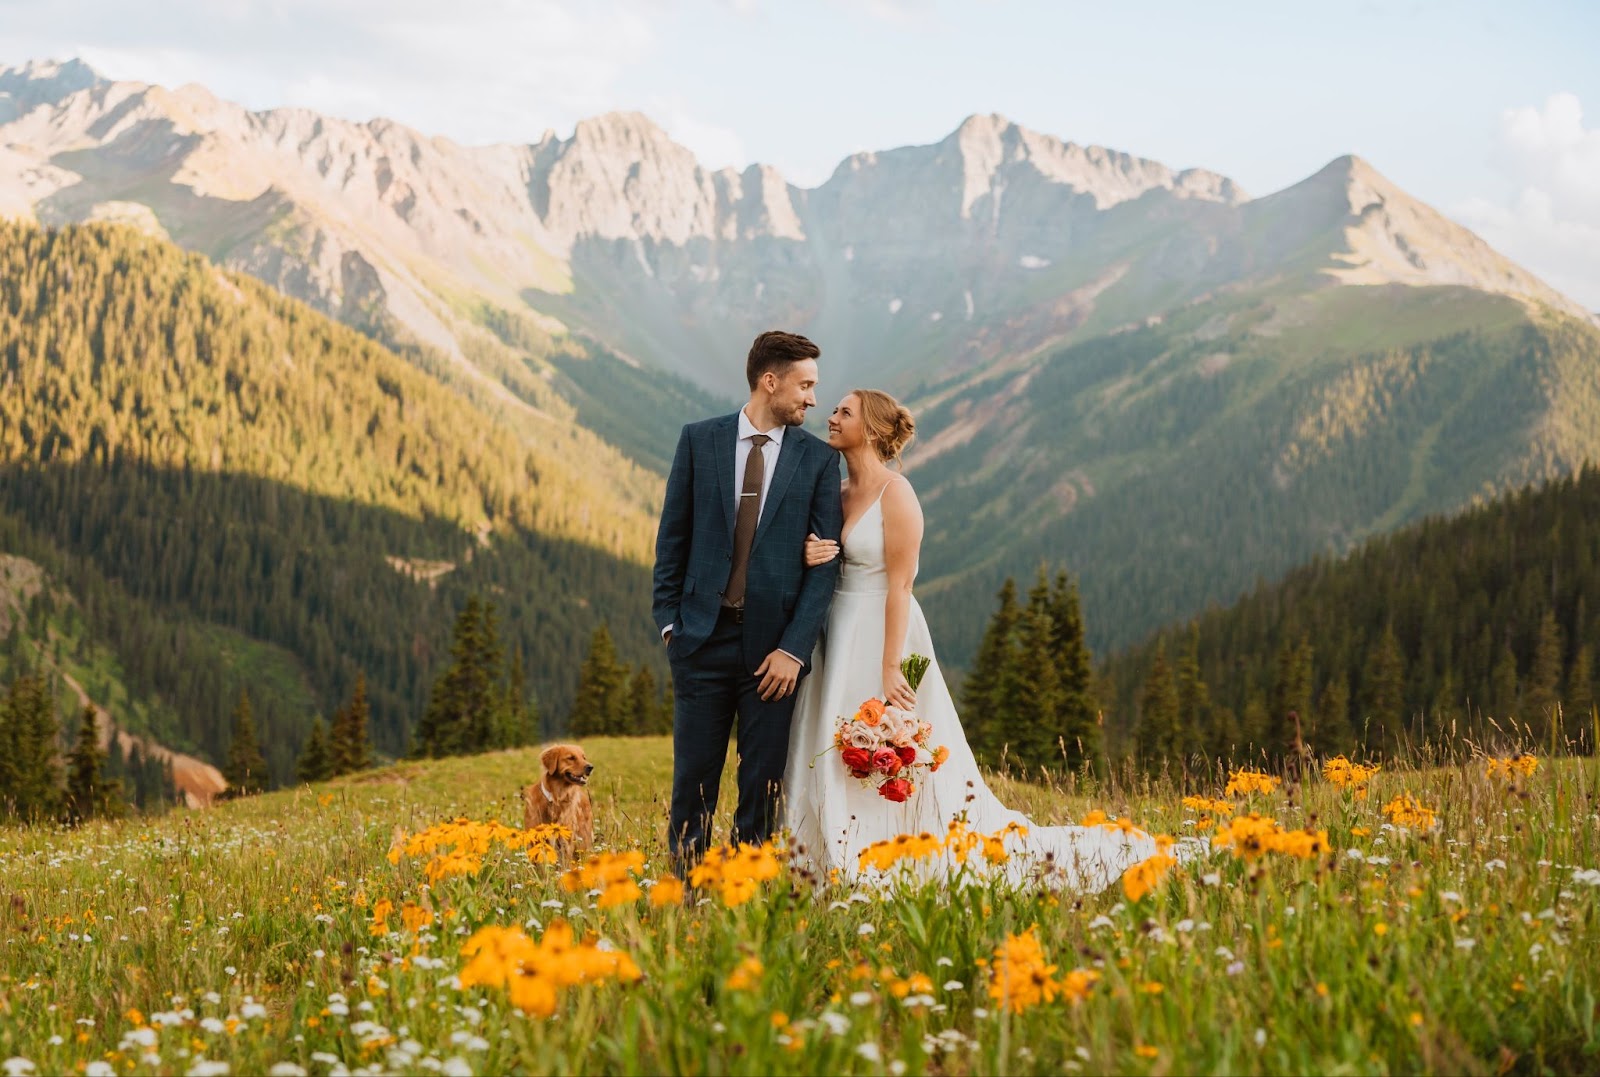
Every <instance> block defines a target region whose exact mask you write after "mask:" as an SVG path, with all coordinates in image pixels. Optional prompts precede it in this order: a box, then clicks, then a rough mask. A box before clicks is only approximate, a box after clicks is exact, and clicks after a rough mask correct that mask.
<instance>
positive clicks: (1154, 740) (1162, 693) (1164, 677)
mask: <svg viewBox="0 0 1600 1077" xmlns="http://www.w3.org/2000/svg"><path fill="white" fill-rule="evenodd" d="M1180 707H1181V704H1180V702H1179V698H1178V686H1177V684H1176V683H1175V682H1174V680H1173V677H1172V667H1171V666H1169V665H1168V664H1167V652H1166V651H1165V650H1160V649H1158V650H1157V651H1156V656H1155V660H1154V661H1153V662H1152V663H1151V664H1150V673H1149V675H1148V676H1146V677H1145V680H1144V689H1143V690H1142V691H1141V692H1140V693H1139V755H1140V757H1141V758H1142V759H1143V760H1144V764H1145V766H1146V767H1148V768H1150V769H1152V770H1154V769H1159V768H1160V766H1161V765H1162V764H1163V763H1171V764H1173V765H1174V766H1177V767H1181V766H1182V765H1183V750H1184V739H1185V738H1184V734H1183V732H1182V730H1181V729H1180V728H1179V722H1180Z"/></svg>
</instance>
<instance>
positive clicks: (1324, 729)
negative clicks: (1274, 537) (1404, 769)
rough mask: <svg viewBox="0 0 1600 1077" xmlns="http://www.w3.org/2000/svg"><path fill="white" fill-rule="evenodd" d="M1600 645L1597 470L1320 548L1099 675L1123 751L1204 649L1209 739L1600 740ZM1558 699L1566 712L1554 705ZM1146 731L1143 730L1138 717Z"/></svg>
mask: <svg viewBox="0 0 1600 1077" xmlns="http://www.w3.org/2000/svg"><path fill="white" fill-rule="evenodd" d="M1597 640H1600V469H1597V468H1595V467H1588V468H1585V469H1584V470H1583V471H1582V472H1581V473H1579V474H1578V475H1576V476H1569V477H1567V478H1564V479H1560V480H1557V481H1555V482H1552V483H1548V484H1545V485H1542V486H1539V487H1537V488H1529V489H1524V490H1522V491H1519V492H1517V493H1515V494H1513V495H1510V496H1507V497H1504V498H1502V499H1500V500H1497V501H1494V502H1492V503H1489V504H1486V505H1483V506H1480V507H1478V508H1475V509H1472V510H1470V511H1468V512H1466V513H1464V514H1462V515H1460V516H1458V517H1455V518H1442V517H1435V518H1430V519H1428V520H1426V521H1424V522H1422V523H1420V524H1416V525H1413V526H1411V527H1408V528H1406V529H1404V530H1402V531H1399V532H1397V533H1394V534H1391V535H1387V536H1384V537H1382V538H1377V539H1373V540H1371V541H1368V542H1366V543H1364V544H1362V545H1361V546H1360V547H1359V548H1357V549H1356V550H1355V551H1354V552H1352V553H1351V554H1350V555H1349V556H1347V557H1343V558H1333V557H1322V558H1318V559H1316V560H1315V561H1313V562H1312V563H1310V564H1308V565H1305V566H1303V567H1301V568H1298V569H1296V570H1295V571H1293V572H1291V573H1289V574H1288V575H1287V576H1285V577H1284V578H1282V579H1281V580H1279V581H1277V582H1275V583H1271V584H1266V585H1262V586H1259V587H1257V588H1256V589H1255V590H1254V591H1253V592H1252V593H1251V594H1249V595H1248V596H1247V597H1245V598H1244V599H1242V600H1241V601H1239V602H1238V603H1237V604H1235V605H1233V606H1230V607H1228V608H1226V609H1213V610H1210V611H1208V612H1206V613H1205V614H1203V615H1202V616H1200V617H1199V618H1197V619H1196V620H1195V621H1194V622H1193V623H1192V624H1190V625H1177V626H1172V627H1169V628H1166V629H1163V630H1162V631H1161V632H1159V633H1157V634H1155V635H1154V636H1153V637H1151V638H1150V639H1149V640H1147V641H1145V642H1144V643H1142V644H1140V645H1139V646H1137V647H1133V648H1130V649H1128V650H1127V651H1124V652H1122V653H1121V654H1118V655H1116V656H1115V657H1114V658H1112V659H1111V660H1110V661H1109V662H1108V663H1107V664H1106V665H1105V667H1104V669H1103V670H1102V684H1103V686H1104V693H1105V697H1106V698H1105V702H1106V705H1107V711H1108V718H1107V721H1108V724H1109V725H1110V727H1111V728H1112V730H1113V732H1114V733H1115V734H1116V735H1117V737H1118V740H1119V742H1120V744H1121V746H1122V747H1123V749H1124V750H1132V749H1133V748H1135V747H1136V746H1139V745H1141V744H1144V743H1147V742H1148V741H1149V740H1150V739H1151V737H1150V735H1149V733H1150V731H1151V726H1152V722H1154V724H1155V725H1157V726H1159V725H1160V724H1161V716H1160V714H1159V713H1157V714H1154V715H1152V714H1150V713H1145V712H1147V711H1148V710H1149V708H1148V707H1147V706H1145V704H1144V703H1143V698H1144V693H1143V688H1144V685H1145V684H1146V683H1147V682H1148V680H1149V678H1150V676H1151V670H1152V668H1153V667H1154V665H1155V664H1156V660H1157V655H1158V653H1160V654H1161V655H1163V656H1164V662H1165V664H1166V665H1167V666H1168V668H1169V669H1170V668H1172V667H1174V666H1181V665H1182V664H1183V662H1184V658H1185V656H1186V655H1187V656H1189V659H1190V662H1191V665H1190V668H1191V670H1193V671H1194V673H1197V674H1198V677H1199V679H1200V680H1201V681H1203V682H1204V684H1205V686H1206V689H1207V690H1208V694H1209V696H1210V700H1211V704H1212V705H1211V706H1210V707H1206V706H1201V707H1197V708H1193V710H1192V712H1190V713H1182V714H1180V715H1179V716H1178V718H1179V721H1180V724H1181V725H1182V726H1184V727H1185V729H1184V732H1185V735H1187V736H1189V737H1190V738H1191V740H1190V742H1189V746H1190V747H1191V748H1193V749H1196V750H1208V751H1213V752H1217V751H1222V750H1225V749H1226V746H1227V744H1228V742H1230V741H1232V742H1233V743H1234V744H1236V745H1244V744H1251V745H1253V746H1254V747H1256V748H1259V749H1264V750H1265V751H1267V752H1268V753H1269V754H1271V755H1279V754H1282V753H1284V752H1286V751H1288V750H1290V749H1292V747H1293V744H1294V737H1295V727H1294V722H1293V719H1292V718H1291V717H1290V712H1291V711H1293V712H1295V713H1296V714H1298V715H1299V719H1300V736H1301V740H1302V742H1303V743H1304V744H1305V745H1306V746H1307V747H1309V748H1310V749H1312V750H1314V751H1317V752H1322V753H1330V754H1331V753H1333V752H1339V751H1351V750H1356V749H1365V750H1367V751H1390V750H1393V749H1395V748H1397V747H1401V746H1403V745H1408V744H1409V745H1418V744H1421V743H1423V742H1424V741H1429V742H1433V743H1436V744H1437V743H1440V742H1444V743H1445V744H1447V745H1448V746H1449V748H1450V749H1451V750H1453V751H1459V750H1464V749H1466V748H1468V747H1470V746H1471V745H1474V744H1477V745H1490V746H1493V745H1510V744H1521V745H1523V746H1531V747H1534V748H1538V749H1540V750H1542V751H1549V750H1551V749H1552V748H1554V749H1556V750H1566V749H1568V748H1569V747H1570V748H1571V749H1572V750H1578V751H1585V752H1592V751H1593V750H1594V746H1595V744H1596V733H1597V732H1600V730H1597V728H1596V717H1595V712H1594V703H1595V664H1594V663H1595V653H1594V649H1595V644H1596V641H1597ZM1558 707H1559V708H1560V716H1559V717H1558V714H1557V708H1558ZM1141 722H1143V723H1144V726H1143V728H1142V729H1141V726H1140V723H1141Z"/></svg>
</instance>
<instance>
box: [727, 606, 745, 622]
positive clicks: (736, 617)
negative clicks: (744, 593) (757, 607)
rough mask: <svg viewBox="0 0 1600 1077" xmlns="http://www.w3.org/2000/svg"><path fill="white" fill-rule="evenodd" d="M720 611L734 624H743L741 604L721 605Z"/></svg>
mask: <svg viewBox="0 0 1600 1077" xmlns="http://www.w3.org/2000/svg"><path fill="white" fill-rule="evenodd" d="M722 613H723V615H724V616H725V617H727V618H728V619H729V620H731V621H732V622H733V623H734V624H736V625H742V624H744V607H743V606H724V607H722Z"/></svg>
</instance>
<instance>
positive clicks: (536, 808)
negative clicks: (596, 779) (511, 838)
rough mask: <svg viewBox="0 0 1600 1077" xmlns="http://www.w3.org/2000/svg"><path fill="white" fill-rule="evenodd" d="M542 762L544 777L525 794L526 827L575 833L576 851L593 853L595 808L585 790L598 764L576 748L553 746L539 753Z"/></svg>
mask: <svg viewBox="0 0 1600 1077" xmlns="http://www.w3.org/2000/svg"><path fill="white" fill-rule="evenodd" d="M539 762H540V763H542V764H543V765H544V774H543V776H541V777H540V779H539V781H538V782H536V783H535V784H533V785H530V786H527V787H526V788H524V789H523V790H522V825H523V827H524V828H526V829H529V830H531V829H533V828H534V827H536V826H539V825H541V824H544V823H555V824H557V825H558V826H564V827H566V828H567V829H568V830H570V831H572V846H573V847H574V848H576V849H580V850H587V849H589V848H590V847H591V846H593V845H594V805H593V804H592V803H590V801H589V790H588V789H586V788H584V787H585V786H587V785H588V784H589V775H590V774H593V773H594V764H593V763H591V762H589V757H588V756H586V755H584V754H583V749H582V748H580V747H578V746H577V745H576V744H552V745H550V747H548V748H546V749H545V750H544V751H543V752H540V753H539ZM563 844H566V843H563Z"/></svg>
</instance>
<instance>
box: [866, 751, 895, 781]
mask: <svg viewBox="0 0 1600 1077" xmlns="http://www.w3.org/2000/svg"><path fill="white" fill-rule="evenodd" d="M872 769H873V770H879V771H882V772H883V773H885V774H887V775H889V776H890V777H891V778H892V777H894V776H895V775H896V774H898V773H900V757H899V756H898V755H896V754H895V751H894V749H893V748H879V749H878V750H877V751H875V752H873V753H872Z"/></svg>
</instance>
